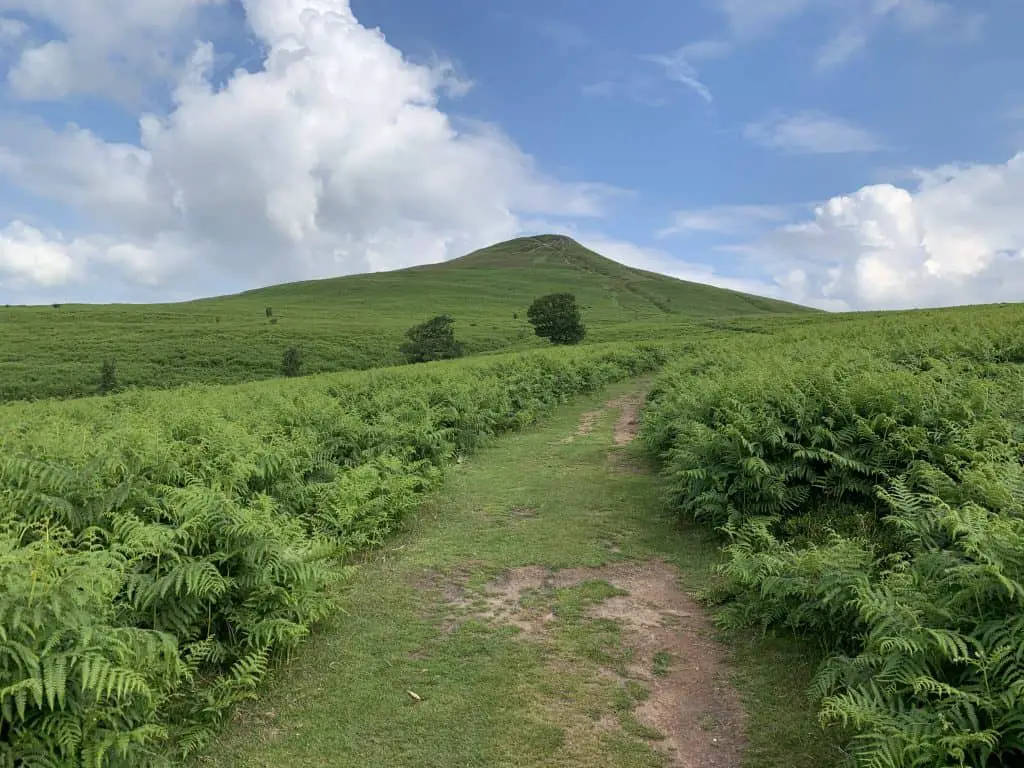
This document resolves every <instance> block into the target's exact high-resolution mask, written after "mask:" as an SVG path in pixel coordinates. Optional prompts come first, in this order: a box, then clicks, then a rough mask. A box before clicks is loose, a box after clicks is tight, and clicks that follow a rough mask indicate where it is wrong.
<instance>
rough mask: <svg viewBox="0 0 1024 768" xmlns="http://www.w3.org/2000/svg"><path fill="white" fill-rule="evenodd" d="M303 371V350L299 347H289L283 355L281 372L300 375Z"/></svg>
mask: <svg viewBox="0 0 1024 768" xmlns="http://www.w3.org/2000/svg"><path fill="white" fill-rule="evenodd" d="M301 371H302V352H300V351H299V349H298V348H297V347H288V349H286V350H285V351H284V355H282V356H281V373H283V374H284V375H285V376H298V375H299V374H300V373H301Z"/></svg>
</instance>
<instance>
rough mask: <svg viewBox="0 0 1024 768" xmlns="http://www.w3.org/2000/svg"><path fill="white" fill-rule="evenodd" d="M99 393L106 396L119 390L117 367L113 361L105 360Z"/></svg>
mask: <svg viewBox="0 0 1024 768" xmlns="http://www.w3.org/2000/svg"><path fill="white" fill-rule="evenodd" d="M98 389H99V392H100V394H101V395H106V394H109V393H111V392H114V391H115V390H116V389H117V367H116V365H115V363H114V361H113V360H104V361H103V364H102V365H101V366H100V384H99V387H98Z"/></svg>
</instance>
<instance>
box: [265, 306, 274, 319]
mask: <svg viewBox="0 0 1024 768" xmlns="http://www.w3.org/2000/svg"><path fill="white" fill-rule="evenodd" d="M263 314H265V315H266V316H267V317H273V316H274V309H273V307H265V308H264V310H263Z"/></svg>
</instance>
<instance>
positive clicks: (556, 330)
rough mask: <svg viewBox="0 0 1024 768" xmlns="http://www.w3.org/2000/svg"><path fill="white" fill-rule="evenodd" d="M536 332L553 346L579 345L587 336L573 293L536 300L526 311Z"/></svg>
mask: <svg viewBox="0 0 1024 768" xmlns="http://www.w3.org/2000/svg"><path fill="white" fill-rule="evenodd" d="M526 318H527V319H528V320H529V321H530V325H532V326H533V330H534V332H535V333H536V334H537V335H538V336H540V337H541V338H545V339H550V340H551V343H552V344H579V343H580V342H581V341H583V337H584V336H586V334H587V329H586V327H585V326H584V325H583V318H582V317H581V316H580V309H579V307H578V306H576V297H575V296H573V295H572V294H571V293H549V294H548V295H547V296H541V297H540V298H539V299H535V300H534V302H533V304H531V305H530V308H529V309H528V310H527V311H526Z"/></svg>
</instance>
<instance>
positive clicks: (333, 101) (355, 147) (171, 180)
mask: <svg viewBox="0 0 1024 768" xmlns="http://www.w3.org/2000/svg"><path fill="white" fill-rule="evenodd" d="M47 1H50V0H47ZM52 1H53V2H56V0H52ZM63 1H64V0H61V2H63ZM109 1H110V2H113V0H109ZM0 2H2V0H0ZM160 3H161V4H162V7H164V9H165V16H166V17H168V18H169V17H170V16H171V15H173V14H172V10H173V8H175V7H177V8H178V9H179V10H181V7H183V6H186V5H188V6H191V5H195V3H194V2H193V3H186V2H185V0H160ZM175 4H177V5H175ZM244 7H245V10H246V13H247V19H248V23H249V26H250V28H251V30H252V32H253V33H254V34H255V35H256V36H257V37H258V38H259V40H260V41H261V42H262V44H263V45H264V47H265V50H266V60H265V62H264V65H263V67H262V68H261V69H260V70H258V71H255V72H249V71H245V70H238V71H237V72H235V73H234V74H233V75H232V76H231V77H230V78H229V79H228V80H227V82H226V83H224V84H223V85H222V86H219V87H218V86H215V85H214V84H213V83H211V81H210V72H211V67H212V63H213V59H214V51H213V49H212V45H210V44H204V45H202V46H200V47H199V48H198V49H196V51H195V52H194V54H193V55H192V57H191V59H190V60H189V61H188V62H187V65H186V66H185V67H184V70H183V72H184V74H183V75H182V76H181V78H180V80H179V81H178V83H177V85H176V87H175V88H174V90H173V93H172V101H173V106H172V108H171V109H170V110H169V111H168V112H167V113H166V114H159V115H157V114H144V115H142V116H141V118H140V129H141V130H140V136H141V138H140V141H139V143H138V144H125V143H111V142H106V141H104V140H103V139H102V138H100V137H98V136H96V135H95V134H93V133H91V132H89V131H88V130H85V129H82V128H79V127H77V126H68V127H67V128H65V129H64V130H61V131H53V130H51V129H49V128H46V127H45V126H43V125H41V124H33V123H27V122H24V121H20V122H19V121H11V120H8V121H7V122H6V123H0V146H2V147H3V148H2V149H0V174H3V175H5V176H6V177H7V178H8V179H10V180H12V181H14V182H15V183H17V184H19V185H21V186H22V187H24V188H26V189H28V190H30V191H32V192H33V193H35V194H37V195H40V196H44V197H47V198H49V199H52V200H55V201H58V202H61V203H64V204H65V205H67V206H69V207H71V208H72V209H73V210H75V211H78V212H83V213H86V214H88V216H89V217H90V218H91V220H92V221H94V222H96V223H97V227H98V233H97V234H95V235H89V236H83V237H84V240H85V241H86V242H89V243H91V244H92V245H93V247H94V249H95V253H98V254H101V255H100V256H93V257H91V261H89V260H86V261H87V262H88V263H96V261H97V260H100V261H102V262H103V263H105V264H117V265H121V266H122V267H124V268H125V269H128V270H129V271H130V272H131V273H132V274H134V275H135V276H137V277H139V278H140V279H142V278H145V279H148V280H153V279H161V280H173V279H178V280H179V281H181V280H189V279H193V280H194V279H195V274H196V272H195V270H196V266H197V264H201V265H203V266H204V267H210V266H213V267H217V268H219V269H220V270H221V271H222V272H224V273H228V274H235V275H237V276H238V280H239V281H240V282H244V283H245V284H246V285H254V284H257V283H265V282H270V281H277V280H288V279H305V278H315V277H323V276H329V275H336V274H345V273H352V272H359V271H369V270H379V269H392V268H398V267H403V266H409V265H412V264H421V263H427V262H435V261H440V260H443V259H445V258H449V257H451V256H454V255H458V254H461V253H465V252H467V251H469V250H472V249H473V248H475V247H479V246H481V245H485V244H488V243H491V242H494V241H496V240H500V239H502V238H505V237H511V236H513V235H515V234H517V233H518V232H519V230H520V217H521V216H523V215H532V214H536V215H544V216H548V217H568V218H573V217H586V216H594V215H597V214H599V213H601V211H602V209H603V205H604V203H605V201H606V200H607V199H608V198H609V197H614V196H615V195H616V194H617V191H616V190H613V189H611V188H610V187H607V186H604V185H601V184H594V183H562V182H560V181H558V180H556V179H554V178H551V177H549V176H548V175H546V174H545V173H543V172H542V171H541V170H540V169H539V168H537V167H536V165H535V163H534V162H533V160H532V159H531V158H530V157H529V156H528V155H526V154H524V153H523V152H522V151H521V150H520V149H519V148H518V147H517V146H516V145H515V144H513V143H512V142H511V141H510V140H509V139H508V138H507V137H506V136H504V135H503V134H502V133H501V132H500V131H499V130H498V129H496V128H495V127H493V126H490V125H487V124H483V123H475V122H470V121H462V122H458V121H455V120H453V119H451V118H450V117H449V116H448V115H447V114H445V113H444V112H443V111H441V109H440V107H439V104H438V98H439V96H438V94H439V93H440V92H442V91H448V92H449V93H450V92H451V91H452V84H453V83H452V79H453V72H452V70H451V68H450V67H447V66H444V65H439V66H426V65H422V64H414V63H412V62H409V61H408V60H406V59H405V58H404V57H403V56H402V54H401V52H399V51H398V50H397V49H395V48H394V47H392V46H391V45H389V44H388V43H387V42H386V41H385V39H384V37H383V35H382V34H381V33H380V32H379V31H376V30H370V29H367V28H365V27H363V26H362V25H361V24H360V23H359V22H358V21H357V19H356V18H355V16H354V15H353V13H352V11H351V9H350V7H349V4H348V2H347V0H245V3H244ZM147 8H148V4H147ZM456 90H457V89H456ZM194 292H195V293H196V294H201V293H203V290H202V287H201V285H195V286H194Z"/></svg>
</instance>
